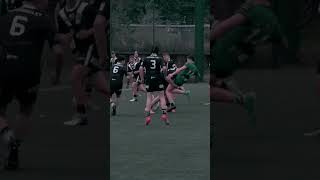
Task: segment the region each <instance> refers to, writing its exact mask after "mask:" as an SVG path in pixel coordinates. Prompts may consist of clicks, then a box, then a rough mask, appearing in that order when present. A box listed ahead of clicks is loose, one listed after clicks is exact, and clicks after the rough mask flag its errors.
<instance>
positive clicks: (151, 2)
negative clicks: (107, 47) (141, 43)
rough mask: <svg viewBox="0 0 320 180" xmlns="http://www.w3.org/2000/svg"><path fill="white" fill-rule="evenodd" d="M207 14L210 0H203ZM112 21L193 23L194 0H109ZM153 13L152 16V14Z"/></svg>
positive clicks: (126, 22) (124, 22) (128, 22)
mask: <svg viewBox="0 0 320 180" xmlns="http://www.w3.org/2000/svg"><path fill="white" fill-rule="evenodd" d="M205 3H206V5H205V9H204V11H205V13H206V14H207V15H206V16H209V9H210V0H205ZM111 7H112V12H111V14H112V19H113V21H114V23H120V24H131V23H135V24H141V23H152V19H153V17H154V18H155V22H156V24H194V9H195V0H139V1H136V0H111ZM153 15H154V16H153Z"/></svg>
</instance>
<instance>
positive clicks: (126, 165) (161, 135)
mask: <svg viewBox="0 0 320 180" xmlns="http://www.w3.org/2000/svg"><path fill="white" fill-rule="evenodd" d="M186 87H187V89H190V90H191V93H192V94H191V101H190V102H188V100H187V98H186V97H184V96H178V98H177V107H178V109H177V113H174V114H169V118H170V120H171V122H172V125H171V127H165V126H164V125H163V124H162V122H160V113H157V114H156V115H154V116H153V121H152V125H151V126H149V127H145V126H144V104H145V97H144V95H143V96H141V97H139V101H138V102H134V103H131V102H129V98H131V95H130V94H131V92H130V91H126V92H124V95H123V98H122V100H121V104H120V107H119V112H118V113H119V115H118V116H117V117H112V118H111V123H110V125H111V145H110V147H111V180H166V179H168V180H198V179H199V180H209V177H210V172H209V171H210V162H209V133H210V131H209V121H210V109H209V106H203V105H202V103H205V102H207V101H208V90H209V87H208V85H207V84H205V83H201V84H189V85H187V86H186Z"/></svg>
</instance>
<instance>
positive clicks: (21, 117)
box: [6, 86, 38, 170]
mask: <svg viewBox="0 0 320 180" xmlns="http://www.w3.org/2000/svg"><path fill="white" fill-rule="evenodd" d="M37 94H38V86H34V87H32V88H30V89H26V90H23V91H21V92H19V93H18V94H17V99H18V101H19V104H20V110H19V113H18V114H17V123H16V126H15V127H14V132H15V141H14V142H12V143H11V145H10V155H9V158H8V163H7V167H6V168H7V169H10V170H15V169H17V168H18V167H19V148H20V146H21V143H22V142H23V141H24V140H25V138H26V137H27V136H28V134H29V132H30V130H31V125H32V123H31V115H32V113H33V110H34V105H35V103H36V99H37Z"/></svg>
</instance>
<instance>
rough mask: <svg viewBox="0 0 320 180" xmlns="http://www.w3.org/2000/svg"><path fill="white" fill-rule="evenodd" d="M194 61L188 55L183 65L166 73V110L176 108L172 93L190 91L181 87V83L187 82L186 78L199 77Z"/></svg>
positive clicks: (188, 92)
mask: <svg viewBox="0 0 320 180" xmlns="http://www.w3.org/2000/svg"><path fill="white" fill-rule="evenodd" d="M194 62H195V59H194V57H193V56H188V57H187V62H186V63H185V65H184V66H182V67H180V68H178V69H177V70H176V71H175V72H173V73H171V74H169V75H168V77H167V81H168V82H169V85H168V87H167V89H166V94H167V98H168V101H169V103H170V105H169V108H168V112H170V111H173V110H175V109H176V105H175V102H174V98H175V96H174V94H184V95H187V96H189V95H190V91H188V90H185V89H184V88H182V86H183V84H185V83H186V82H188V80H189V79H190V78H191V77H193V76H196V77H200V74H199V70H198V68H197V67H196V65H195V64H194Z"/></svg>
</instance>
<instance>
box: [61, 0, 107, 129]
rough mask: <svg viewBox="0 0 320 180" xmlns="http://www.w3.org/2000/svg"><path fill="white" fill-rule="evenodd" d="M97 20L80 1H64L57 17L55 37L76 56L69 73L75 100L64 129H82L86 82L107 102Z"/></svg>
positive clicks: (91, 7)
mask: <svg viewBox="0 0 320 180" xmlns="http://www.w3.org/2000/svg"><path fill="white" fill-rule="evenodd" d="M96 16H97V9H96V8H95V6H91V5H89V4H88V3H87V2H85V1H82V0H67V1H66V6H65V7H64V8H63V9H61V10H60V12H59V17H58V26H59V34H63V35H65V36H67V37H68V38H70V39H68V41H69V42H74V43H72V44H73V45H74V50H73V52H74V53H75V54H76V56H77V58H76V59H77V60H76V63H75V65H74V67H73V70H72V87H73V92H74V95H75V97H76V103H77V107H76V109H77V110H76V114H75V116H74V117H73V119H72V120H71V121H67V122H65V123H64V124H65V125H68V126H77V125H86V124H87V113H86V111H87V110H86V106H87V104H88V96H87V94H86V92H85V87H86V81H85V80H86V79H88V78H90V79H91V80H92V81H91V82H93V84H94V86H95V88H96V89H97V90H98V91H99V92H101V93H102V94H103V96H104V97H105V98H106V99H108V98H109V93H108V83H107V80H106V77H105V73H104V70H103V67H102V66H103V64H105V60H104V61H103V62H101V61H100V60H101V59H99V49H97V47H96V41H95V38H94V32H95V30H94V22H95V19H96Z"/></svg>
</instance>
